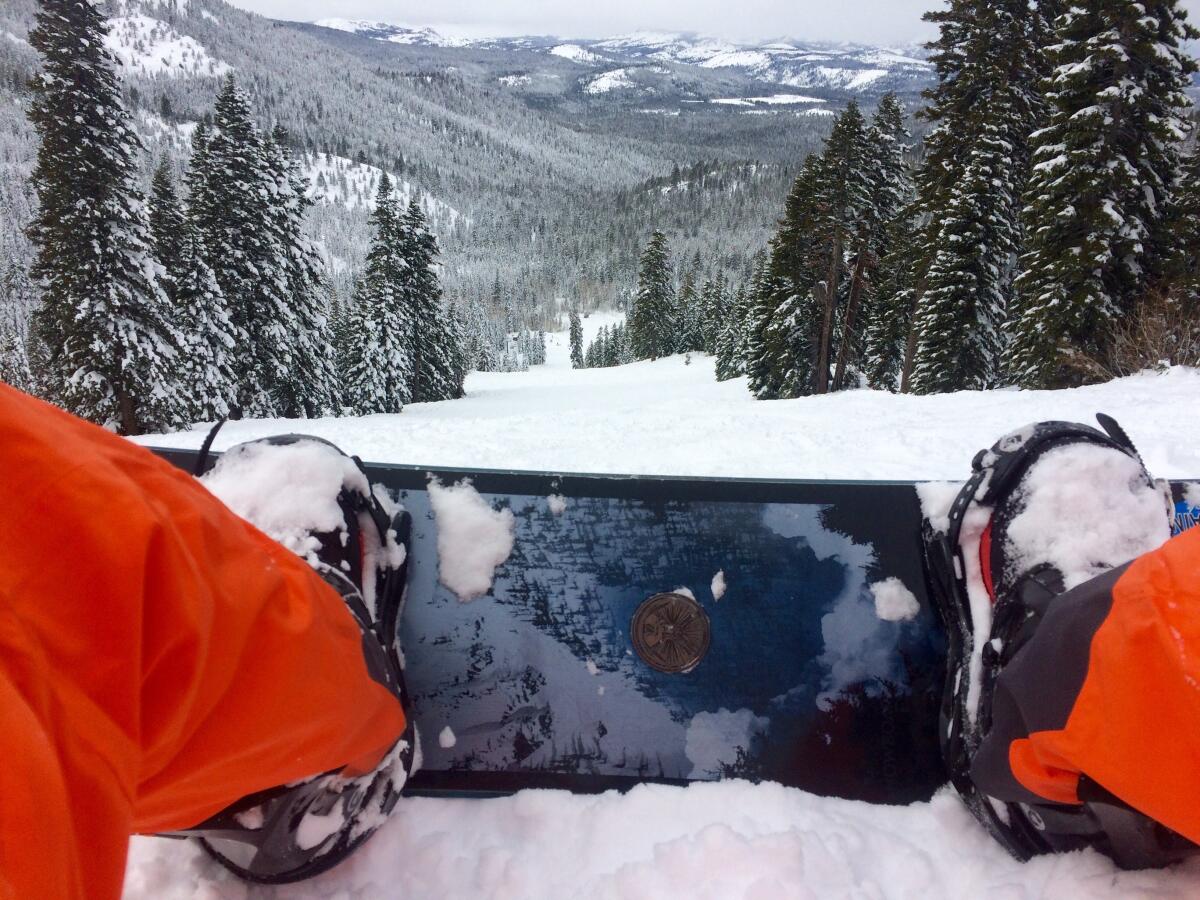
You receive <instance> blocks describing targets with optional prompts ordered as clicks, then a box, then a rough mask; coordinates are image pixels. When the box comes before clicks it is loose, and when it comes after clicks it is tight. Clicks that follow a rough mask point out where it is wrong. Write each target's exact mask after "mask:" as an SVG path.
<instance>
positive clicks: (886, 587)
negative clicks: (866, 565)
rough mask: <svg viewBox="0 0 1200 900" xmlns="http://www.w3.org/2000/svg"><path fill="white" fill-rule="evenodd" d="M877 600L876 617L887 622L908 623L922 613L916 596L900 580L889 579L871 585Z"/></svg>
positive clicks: (872, 594) (872, 593)
mask: <svg viewBox="0 0 1200 900" xmlns="http://www.w3.org/2000/svg"><path fill="white" fill-rule="evenodd" d="M869 590H870V591H871V596H872V597H874V598H875V615H877V616H879V618H880V619H882V620H883V621H885V622H907V621H909V620H910V619H915V618H916V617H917V614H918V613H919V612H920V611H921V604H920V602H918V600H917V598H916V596H915V595H914V594H913V592H912V591H910V590H909V589H908V588H906V587H905V586H904V582H902V581H901V580H900V579H899V578H887V579H885V580H883V581H877V582H875V584H872V585H870V588H869Z"/></svg>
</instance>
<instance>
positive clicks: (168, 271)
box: [149, 159, 187, 303]
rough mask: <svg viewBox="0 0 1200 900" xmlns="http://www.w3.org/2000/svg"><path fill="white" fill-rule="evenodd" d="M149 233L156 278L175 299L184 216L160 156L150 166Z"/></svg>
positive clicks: (172, 181) (166, 167)
mask: <svg viewBox="0 0 1200 900" xmlns="http://www.w3.org/2000/svg"><path fill="white" fill-rule="evenodd" d="M149 208H150V235H151V237H152V238H153V241H154V254H155V256H156V257H157V259H158V261H159V263H161V264H162V267H163V270H164V271H163V277H162V278H161V279H160V281H161V282H162V286H163V289H164V290H165V291H166V292H167V296H168V297H170V298H171V300H172V303H174V300H175V293H174V286H175V281H176V280H177V279H178V277H179V274H180V271H181V270H182V268H183V267H182V266H181V265H180V260H181V259H182V257H183V241H184V231H185V227H186V224H187V219H186V217H185V216H184V213H183V205H182V204H181V203H180V202H179V195H178V193H177V192H176V190H175V180H174V179H173V178H172V177H171V167H170V165H169V164H168V162H167V161H166V159H163V160H162V161H160V162H159V164H158V167H157V168H156V169H155V170H154V179H153V181H152V182H151V188H150V201H149Z"/></svg>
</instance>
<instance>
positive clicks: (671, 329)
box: [629, 231, 678, 359]
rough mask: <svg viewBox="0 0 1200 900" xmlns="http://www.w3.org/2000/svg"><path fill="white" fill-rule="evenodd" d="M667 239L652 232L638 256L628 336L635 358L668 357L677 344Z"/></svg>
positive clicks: (661, 234)
mask: <svg viewBox="0 0 1200 900" xmlns="http://www.w3.org/2000/svg"><path fill="white" fill-rule="evenodd" d="M674 311H675V296H674V289H673V288H672V286H671V257H670V251H669V249H668V247H667V236H666V235H665V234H663V233H662V232H661V231H656V232H654V234H653V235H651V237H650V243H649V244H647V245H646V249H645V251H643V253H642V260H641V265H640V268H639V272H638V287H637V295H636V296H635V297H634V300H633V311H632V312H631V313H630V316H629V337H630V342H631V343H632V345H633V352H634V355H635V356H636V357H637V358H638V359H658V358H659V357H661V356H670V355H671V354H672V353H674V352H675V347H676V346H677V344H678V341H677V337H676V336H677V334H678V326H677V323H676V321H675V317H674Z"/></svg>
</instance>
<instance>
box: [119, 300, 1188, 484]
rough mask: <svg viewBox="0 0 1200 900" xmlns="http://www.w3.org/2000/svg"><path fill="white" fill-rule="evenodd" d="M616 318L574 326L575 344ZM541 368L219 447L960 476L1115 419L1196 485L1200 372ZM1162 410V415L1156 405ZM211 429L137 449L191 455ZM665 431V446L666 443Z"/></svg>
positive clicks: (804, 474)
mask: <svg viewBox="0 0 1200 900" xmlns="http://www.w3.org/2000/svg"><path fill="white" fill-rule="evenodd" d="M621 318H622V317H621V316H620V315H616V314H609V313H606V314H592V315H591V316H588V317H587V318H585V319H584V320H583V326H584V345H585V346H586V345H587V343H588V342H589V341H591V340H592V339H593V338H594V337H595V335H596V334H597V333H598V332H599V330H600V327H601V326H602V325H613V324H616V323H617V322H618V321H620V320H621ZM546 340H547V354H548V364H547V365H545V366H535V367H534V368H532V369H530V370H529V371H528V372H515V373H499V372H493V373H482V372H476V373H473V374H472V375H471V376H470V377H469V378H468V379H467V396H466V397H465V398H464V399H462V400H455V401H452V402H448V403H425V404H412V405H410V406H408V407H407V408H406V409H405V410H404V412H403V413H401V414H399V415H394V416H387V415H381V416H370V417H365V418H346V419H333V418H327V419H307V420H303V421H295V420H293V421H287V420H254V419H248V420H243V421H240V422H229V423H228V424H226V426H225V427H224V428H223V429H222V430H221V432H220V434H219V435H218V436H217V439H216V444H215V446H214V449H215V450H221V449H223V448H226V447H229V446H232V445H233V444H236V443H240V442H242V441H245V440H248V439H250V438H256V437H264V436H267V435H272V434H281V433H287V432H291V431H299V432H303V433H307V434H313V435H316V436H318V437H324V438H326V439H328V440H332V441H333V442H334V443H336V444H338V445H339V446H341V447H342V448H343V449H346V450H347V451H348V452H351V453H355V454H357V455H358V456H360V457H361V458H363V459H365V460H370V461H373V462H391V463H404V464H409V465H416V466H425V467H428V468H431V469H434V468H492V469H518V470H539V471H552V470H557V471H567V472H592V473H614V474H644V475H688V476H713V477H749V478H772V477H778V478H817V479H827V478H837V479H850V480H879V481H888V480H901V481H909V480H916V481H958V482H961V481H964V480H965V479H966V478H967V477H968V476H969V474H970V461H971V458H972V457H973V456H974V455H975V453H976V452H977V451H978V450H979V449H980V448H983V447H990V446H991V445H992V444H994V443H995V442H996V440H997V439H998V438H999V437H1000V436H1002V435H1005V434H1007V433H1009V432H1011V431H1013V430H1015V429H1017V428H1020V427H1022V426H1024V425H1027V424H1029V423H1030V422H1036V421H1048V420H1065V421H1076V422H1091V421H1093V417H1094V416H1095V414H1096V413H1097V412H1099V411H1104V412H1107V413H1108V414H1110V415H1112V416H1113V417H1114V418H1116V419H1117V421H1119V422H1120V423H1121V424H1122V425H1123V426H1124V427H1125V429H1126V430H1127V431H1128V432H1129V433H1130V434H1131V435H1132V436H1133V439H1134V440H1135V441H1136V442H1137V444H1138V448H1139V450H1140V451H1141V452H1142V455H1143V458H1144V459H1145V460H1146V465H1147V467H1148V468H1149V469H1150V471H1151V472H1152V473H1154V475H1155V476H1156V477H1159V478H1181V479H1188V478H1196V477H1200V446H1198V445H1196V443H1195V442H1194V441H1191V440H1189V439H1188V438H1187V437H1186V435H1185V430H1181V429H1180V428H1179V423H1180V422H1188V421H1193V420H1195V419H1197V418H1200V371H1197V370H1194V369H1188V368H1183V367H1176V368H1173V369H1169V370H1168V371H1166V372H1165V373H1162V374H1158V373H1149V372H1148V373H1144V374H1140V375H1133V376H1130V377H1128V378H1122V379H1119V380H1117V381H1113V382H1110V383H1108V384H1102V385H1094V386H1090V387H1082V388H1076V389H1074V390H1065V391H1015V390H996V391H962V392H959V393H953V394H940V395H933V396H914V395H902V396H896V395H893V394H889V393H886V392H883V391H869V390H857V391H847V392H844V393H839V394H830V395H826V396H821V397H808V398H802V399H798V400H776V401H771V402H765V401H759V400H755V399H753V397H752V396H751V395H750V393H749V391H748V390H747V388H746V380H745V378H737V379H733V380H731V381H725V382H720V383H718V382H717V381H716V378H715V376H714V373H713V367H714V361H713V359H712V358H711V357H707V356H704V355H702V354H693V356H692V362H691V365H687V364H685V362H684V357H683V356H674V357H670V358H667V359H661V360H657V361H655V362H640V363H633V364H631V365H627V366H618V367H615V368H609V369H581V370H573V369H571V367H570V360H569V347H568V344H567V338H566V335H565V334H562V333H551V334H548V335H547V338H546ZM1164 410H1169V411H1170V414H1169V415H1164V414H1163V411H1164ZM207 433H208V427H207V425H201V426H198V427H197V428H195V429H194V430H191V431H187V432H181V433H176V434H170V435H148V436H144V437H141V438H138V440H139V441H140V442H142V443H146V444H151V445H155V446H163V447H190V448H198V447H199V446H200V445H201V443H203V441H204V438H205V436H206V435H207ZM666 436H669V437H670V440H664V437H666Z"/></svg>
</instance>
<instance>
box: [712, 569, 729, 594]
mask: <svg viewBox="0 0 1200 900" xmlns="http://www.w3.org/2000/svg"><path fill="white" fill-rule="evenodd" d="M710 588H711V590H712V595H713V601H714V602H715V601H717V600H720V599H721V598H722V597H724V596H725V591H726V590H727V589H728V585H727V584H726V583H725V570H724V569H722V570H721V571H719V572H718V573H717V574H716V575H714V576H713V578H712V585H710Z"/></svg>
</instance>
